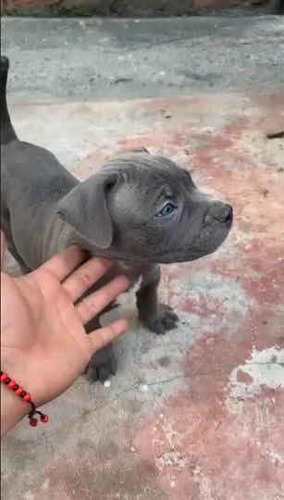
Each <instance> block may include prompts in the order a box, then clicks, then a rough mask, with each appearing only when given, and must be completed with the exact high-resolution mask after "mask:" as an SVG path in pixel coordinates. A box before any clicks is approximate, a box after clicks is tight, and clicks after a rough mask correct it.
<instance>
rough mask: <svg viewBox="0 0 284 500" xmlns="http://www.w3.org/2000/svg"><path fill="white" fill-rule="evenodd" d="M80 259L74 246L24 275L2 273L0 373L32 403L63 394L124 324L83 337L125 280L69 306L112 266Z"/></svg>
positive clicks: (93, 260)
mask: <svg viewBox="0 0 284 500" xmlns="http://www.w3.org/2000/svg"><path fill="white" fill-rule="evenodd" d="M1 246H2V245H1ZM85 258H86V256H85V254H84V252H83V251H81V250H80V249H79V248H78V247H75V246H73V247H70V248H69V249H68V250H66V251H65V252H63V253H62V254H60V255H57V256H56V257H54V258H52V259H51V260H50V261H48V262H47V263H45V264H44V265H43V266H41V267H40V268H39V269H37V270H36V271H34V272H32V273H30V274H28V275H25V276H21V277H17V278H12V277H10V276H8V275H7V274H4V273H1V285H2V301H1V325H2V338H1V358H2V370H3V371H7V372H8V373H9V375H10V376H12V377H13V378H14V379H15V380H17V382H18V383H20V384H21V385H22V386H23V387H24V388H25V390H27V391H28V392H30V393H31V394H32V397H33V400H34V401H35V403H36V405H41V404H43V403H45V402H47V401H49V400H51V399H53V398H54V397H56V396H58V395H59V394H60V393H62V392H63V391H64V390H66V389H67V388H68V387H69V386H70V385H71V384H72V383H73V382H74V380H75V379H76V378H77V377H78V375H79V374H80V373H82V372H83V371H84V369H85V367H86V365H87V363H88V361H89V360H90V358H91V356H92V355H93V353H94V352H96V351H97V350H98V349H100V348H101V347H103V346H104V345H106V344H107V343H108V342H110V341H111V340H113V339H114V338H116V337H117V336H119V335H120V334H121V333H123V332H124V331H125V330H126V328H127V326H128V324H127V321H126V320H124V319H120V320H117V321H116V322H113V323H112V324H110V325H108V326H106V327H104V328H100V329H98V330H96V331H94V332H91V333H90V334H89V335H86V333H85V330H84V324H86V323H87V322H88V321H89V320H90V319H91V318H92V317H94V316H96V315H97V314H98V313H99V312H101V311H102V310H103V309H104V308H105V307H106V305H108V304H109V303H110V302H112V301H113V300H114V299H115V298H116V297H117V296H118V295H119V294H120V293H122V292H123V291H125V290H126V288H127V287H128V281H127V279H126V278H125V277H123V276H120V277H118V278H115V279H114V280H113V281H112V282H110V283H109V284H107V285H106V286H104V287H103V288H101V289H100V290H98V291H97V292H95V293H93V294H91V295H89V296H88V297H86V298H84V299H83V300H81V301H79V302H77V305H74V303H76V301H78V299H79V298H80V297H81V296H82V294H83V293H84V292H85V291H86V290H88V289H89V288H90V286H91V285H93V284H94V283H95V282H96V281H97V280H98V279H99V278H100V277H101V276H102V275H103V274H104V273H105V272H106V270H107V269H109V267H110V266H111V263H110V262H109V261H107V260H105V259H91V260H89V261H87V262H84V259H85ZM82 262H83V264H81V263H82ZM80 264H81V265H80ZM78 266H79V267H78ZM74 269H75V271H74Z"/></svg>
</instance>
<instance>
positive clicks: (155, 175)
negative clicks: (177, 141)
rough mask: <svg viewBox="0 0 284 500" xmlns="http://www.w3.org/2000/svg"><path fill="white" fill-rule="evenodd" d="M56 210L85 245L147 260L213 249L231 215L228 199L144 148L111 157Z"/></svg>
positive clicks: (226, 229)
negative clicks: (214, 196) (213, 195)
mask: <svg viewBox="0 0 284 500" xmlns="http://www.w3.org/2000/svg"><path fill="white" fill-rule="evenodd" d="M58 213H59V215H60V216H61V217H62V218H63V219H64V220H65V221H66V222H67V223H69V224H70V225H71V226H73V228H74V229H75V231H76V233H77V234H78V236H79V237H80V239H81V241H83V242H85V244H86V248H88V249H90V250H92V249H94V251H95V250H99V252H98V253H100V254H104V255H106V256H109V257H114V258H118V259H123V260H132V261H135V262H149V263H151V262H153V263H154V262H155V263H170V262H185V261H190V260H194V259H198V258H199V257H202V256H204V255H207V254H210V253H212V252H214V251H215V250H216V249H217V248H218V247H219V246H220V245H221V243H222V242H223V241H224V239H225V238H226V236H227V234H228V233H229V230H230V228H231V225H232V220H233V211H232V208H231V207H230V205H228V204H225V203H223V202H221V201H216V200H212V199H211V198H210V197H209V196H207V195H205V194H204V193H201V192H200V191H198V189H197V187H196V186H195V184H194V182H193V180H192V178H191V176H190V174H189V173H188V172H187V171H186V170H184V169H182V168H180V167H178V166H177V165H176V164H175V163H174V162H172V161H171V160H169V159H167V158H164V157H161V156H152V155H150V154H148V153H147V152H146V151H145V152H144V151H143V152H142V153H140V152H137V153H132V154H128V155H125V156H121V157H118V158H115V159H113V160H111V161H110V162H108V163H107V164H106V165H105V166H104V168H102V170H101V171H100V172H99V173H98V174H96V175H94V176H92V177H90V178H89V179H87V180H86V181H84V182H82V183H80V184H78V185H77V186H76V187H75V188H74V189H73V190H72V191H71V192H69V193H68V194H67V195H66V196H65V197H64V198H63V199H62V200H61V201H60V203H59V207H58ZM94 253H95V252H94Z"/></svg>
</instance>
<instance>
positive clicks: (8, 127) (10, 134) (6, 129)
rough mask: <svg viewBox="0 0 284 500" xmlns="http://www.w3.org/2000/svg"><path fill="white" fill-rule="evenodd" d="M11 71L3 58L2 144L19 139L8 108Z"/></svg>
mask: <svg viewBox="0 0 284 500" xmlns="http://www.w3.org/2000/svg"><path fill="white" fill-rule="evenodd" d="M8 70H9V59H7V57H4V56H1V64H0V109H1V144H8V143H9V142H11V141H14V140H16V139H17V135H16V132H15V130H14V127H13V125H12V123H11V120H10V115H9V111H8V107H7V98H6V88H7V77H8Z"/></svg>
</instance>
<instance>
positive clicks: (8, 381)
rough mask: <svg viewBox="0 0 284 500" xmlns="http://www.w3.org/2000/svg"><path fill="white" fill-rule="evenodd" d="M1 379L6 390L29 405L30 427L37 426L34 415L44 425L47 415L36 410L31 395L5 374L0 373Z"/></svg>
mask: <svg viewBox="0 0 284 500" xmlns="http://www.w3.org/2000/svg"><path fill="white" fill-rule="evenodd" d="M0 374H1V377H0V380H1V382H2V383H3V384H5V385H6V386H7V387H8V389H10V390H11V391H13V392H14V393H15V394H16V395H17V396H19V398H21V399H22V400H23V401H26V403H28V404H30V405H31V407H32V409H31V411H30V413H29V414H28V418H29V421H30V425H31V426H32V427H36V426H37V424H38V419H37V418H36V415H39V419H40V422H43V423H44V424H45V423H46V422H48V420H49V418H48V415H45V414H44V413H42V412H41V411H39V410H37V409H36V406H35V404H34V402H33V401H32V398H31V395H30V394H29V393H28V392H26V391H24V389H23V388H22V387H20V385H19V384H17V383H16V382H15V380H13V379H11V378H10V377H9V375H8V374H7V373H4V372H2V371H1V372H0Z"/></svg>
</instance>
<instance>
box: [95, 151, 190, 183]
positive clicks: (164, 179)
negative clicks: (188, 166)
mask: <svg viewBox="0 0 284 500" xmlns="http://www.w3.org/2000/svg"><path fill="white" fill-rule="evenodd" d="M104 168H105V169H109V170H112V171H116V172H119V173H120V174H121V175H122V176H123V177H124V180H125V181H126V182H130V183H132V184H139V185H141V184H145V183H149V182H151V184H155V185H156V186H157V187H159V186H161V187H162V186H163V185H164V184H165V185H167V184H170V185H171V186H172V187H173V188H174V187H175V185H177V187H178V186H179V185H180V183H182V184H184V183H185V182H186V180H189V178H190V175H189V174H188V173H187V172H186V171H185V170H183V169H182V168H180V167H178V165H177V164H176V163H174V162H173V161H172V160H170V159H168V158H165V157H163V156H154V155H150V154H147V153H131V154H127V155H123V156H119V157H116V158H113V159H111V160H110V161H108V162H107V163H106V164H105V165H104Z"/></svg>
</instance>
